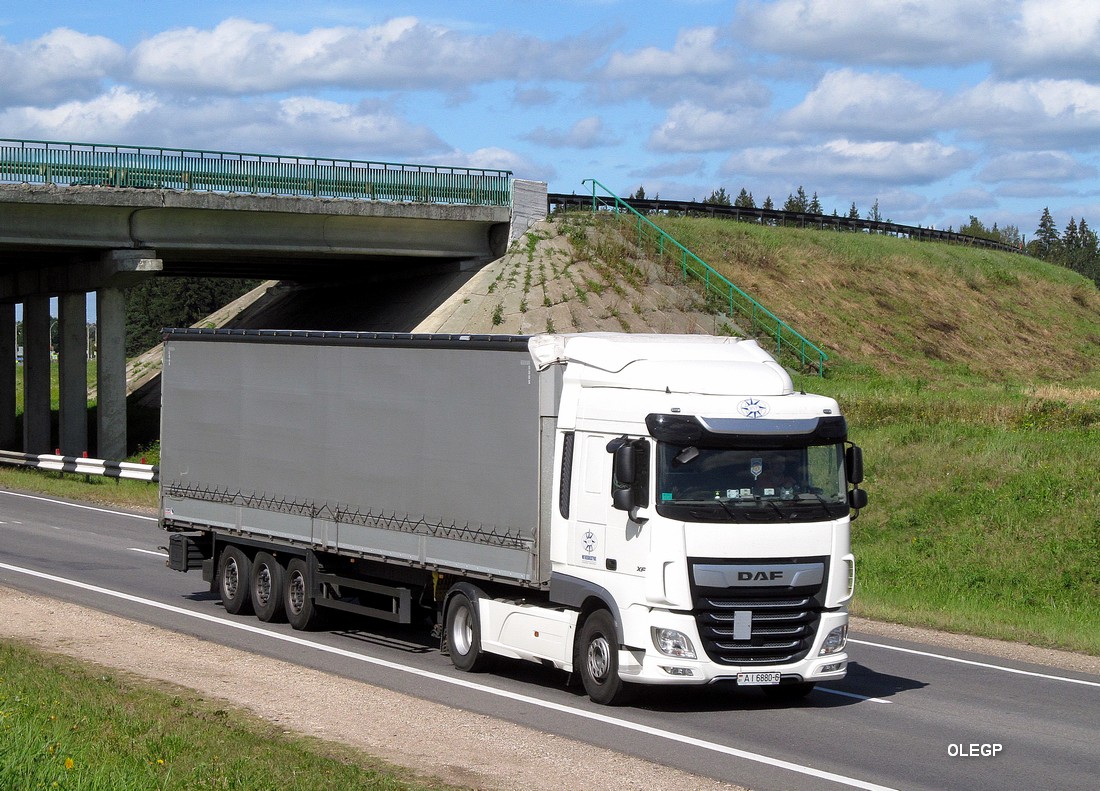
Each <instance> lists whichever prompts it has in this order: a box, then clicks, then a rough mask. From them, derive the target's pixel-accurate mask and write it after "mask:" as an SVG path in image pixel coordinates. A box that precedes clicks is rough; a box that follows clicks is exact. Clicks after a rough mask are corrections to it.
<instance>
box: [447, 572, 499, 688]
mask: <svg viewBox="0 0 1100 791" xmlns="http://www.w3.org/2000/svg"><path fill="white" fill-rule="evenodd" d="M457 587H458V589H459V590H458V592H457V593H455V594H454V596H452V597H451V601H450V604H449V605H448V606H447V646H448V648H449V650H450V652H451V664H453V665H454V666H455V667H457V668H458V669H459V670H464V671H466V672H467V673H480V672H481V671H483V670H485V669H486V668H488V666H489V661H490V660H489V657H488V656H487V655H486V654H485V652H484V651H482V650H481V618H480V617H479V616H478V611H477V600H478V599H479V598H481V597H480V596H479V595H478V594H479V591H478V590H477V588H475V587H474V586H473V585H464V584H460V585H458V586H457Z"/></svg>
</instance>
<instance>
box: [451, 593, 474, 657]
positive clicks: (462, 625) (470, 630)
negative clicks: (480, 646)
mask: <svg viewBox="0 0 1100 791" xmlns="http://www.w3.org/2000/svg"><path fill="white" fill-rule="evenodd" d="M473 644H474V625H473V623H472V619H471V618H470V608H469V607H466V606H463V605H460V606H459V607H458V609H457V610H456V611H455V620H454V625H453V626H452V627H451V649H452V650H454V651H456V652H458V653H459V654H460V655H462V656H465V655H466V654H468V653H470V648H471V647H472V646H473Z"/></svg>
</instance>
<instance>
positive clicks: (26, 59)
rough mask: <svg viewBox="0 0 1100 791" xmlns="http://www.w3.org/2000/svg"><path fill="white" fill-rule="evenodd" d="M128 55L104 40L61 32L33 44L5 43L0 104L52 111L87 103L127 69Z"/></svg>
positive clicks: (1, 48)
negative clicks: (76, 101)
mask: <svg viewBox="0 0 1100 791" xmlns="http://www.w3.org/2000/svg"><path fill="white" fill-rule="evenodd" d="M125 60H126V51H125V50H124V49H123V48H122V47H121V46H119V45H118V44H116V43H114V42H113V41H111V40H110V39H107V38H104V37H103V36H88V35H85V34H83V33H78V32H76V31H74V30H69V29H68V28H57V29H55V30H51V31H50V32H49V33H46V34H45V35H43V36H40V37H39V38H37V39H34V40H33V41H27V42H24V43H21V44H15V45H12V44H8V43H6V42H3V41H0V74H2V75H3V79H2V80H0V104H7V105H23V104H26V105H49V104H55V103H57V102H60V101H65V100H67V99H87V98H89V97H91V96H93V95H95V94H96V93H98V92H99V91H100V90H101V89H102V86H103V82H104V80H105V79H106V78H107V77H109V76H110V75H112V74H113V73H115V72H116V71H118V70H119V69H120V67H121V66H122V65H123V64H124V63H125Z"/></svg>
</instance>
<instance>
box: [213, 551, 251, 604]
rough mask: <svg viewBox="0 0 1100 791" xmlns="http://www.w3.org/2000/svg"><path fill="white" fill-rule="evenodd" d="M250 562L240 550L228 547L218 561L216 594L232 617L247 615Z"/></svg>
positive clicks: (249, 597)
mask: <svg viewBox="0 0 1100 791" xmlns="http://www.w3.org/2000/svg"><path fill="white" fill-rule="evenodd" d="M251 579H252V561H251V560H249V559H248V555H246V554H245V553H244V552H243V551H242V550H241V549H240V548H238V547H234V546H228V547H226V548H225V549H223V550H222V555H221V558H220V559H219V560H218V593H220V594H221V597H222V604H224V605H225V611H226V612H228V613H232V614H233V615H249V614H250V613H251V612H252V597H251V595H250V592H249V588H250V580H251Z"/></svg>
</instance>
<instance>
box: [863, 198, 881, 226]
mask: <svg viewBox="0 0 1100 791" xmlns="http://www.w3.org/2000/svg"><path fill="white" fill-rule="evenodd" d="M867 219H868V220H870V221H871V222H882V212H880V211H879V208H878V198H875V203H874V205H873V206H871V209H870V211H868V212H867Z"/></svg>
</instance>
